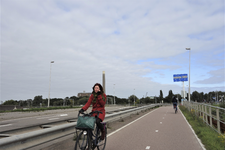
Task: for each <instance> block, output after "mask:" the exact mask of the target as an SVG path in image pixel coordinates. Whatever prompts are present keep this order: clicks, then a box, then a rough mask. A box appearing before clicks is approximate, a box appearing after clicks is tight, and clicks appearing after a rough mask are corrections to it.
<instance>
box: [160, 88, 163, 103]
mask: <svg viewBox="0 0 225 150" xmlns="http://www.w3.org/2000/svg"><path fill="white" fill-rule="evenodd" d="M159 100H160V102H162V100H163V92H162V90H160V94H159Z"/></svg>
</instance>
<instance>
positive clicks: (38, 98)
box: [33, 95, 42, 106]
mask: <svg viewBox="0 0 225 150" xmlns="http://www.w3.org/2000/svg"><path fill="white" fill-rule="evenodd" d="M40 103H42V95H38V96H35V97H34V100H33V106H40Z"/></svg>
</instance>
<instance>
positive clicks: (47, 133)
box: [0, 104, 162, 150]
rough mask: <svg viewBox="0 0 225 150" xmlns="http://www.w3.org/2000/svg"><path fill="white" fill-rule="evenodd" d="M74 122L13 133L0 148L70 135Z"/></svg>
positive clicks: (26, 146)
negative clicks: (22, 132)
mask: <svg viewBox="0 0 225 150" xmlns="http://www.w3.org/2000/svg"><path fill="white" fill-rule="evenodd" d="M161 105H162V104H152V105H147V106H142V107H137V108H134V109H129V110H125V111H122V112H117V113H113V114H107V115H106V116H105V119H107V120H110V118H112V119H113V118H114V117H118V116H120V115H123V114H126V113H131V112H135V113H136V112H137V111H142V110H146V109H149V108H154V107H157V106H161ZM75 126H76V122H72V123H68V124H64V125H59V126H55V127H52V128H47V129H40V130H37V131H33V132H29V133H24V134H19V135H13V136H11V137H7V138H3V139H0V147H1V148H0V149H4V150H18V149H30V148H32V147H35V146H38V145H41V144H45V143H48V142H50V141H53V140H56V139H59V138H62V137H65V136H68V135H71V134H74V133H75Z"/></svg>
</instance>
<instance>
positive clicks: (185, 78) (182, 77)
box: [173, 74, 188, 82]
mask: <svg viewBox="0 0 225 150" xmlns="http://www.w3.org/2000/svg"><path fill="white" fill-rule="evenodd" d="M173 81H174V82H180V81H188V75H187V74H174V75H173Z"/></svg>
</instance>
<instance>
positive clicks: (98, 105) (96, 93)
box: [79, 83, 106, 140]
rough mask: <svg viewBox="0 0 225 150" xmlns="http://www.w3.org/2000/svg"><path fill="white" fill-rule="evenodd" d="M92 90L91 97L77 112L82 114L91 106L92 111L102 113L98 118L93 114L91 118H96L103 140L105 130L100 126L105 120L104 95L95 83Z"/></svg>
mask: <svg viewBox="0 0 225 150" xmlns="http://www.w3.org/2000/svg"><path fill="white" fill-rule="evenodd" d="M92 89H93V92H92V94H91V96H90V97H89V99H88V102H87V103H86V104H85V105H84V107H82V109H81V110H79V112H80V113H83V112H84V111H86V110H87V109H88V108H89V106H90V105H91V104H92V111H96V110H98V111H101V112H102V113H100V114H99V116H98V117H97V114H93V116H95V117H96V124H97V126H98V128H99V129H100V130H101V132H102V135H101V140H104V137H105V129H104V126H103V125H102V124H101V122H102V121H103V120H104V118H105V102H106V95H105V93H104V90H103V87H102V86H101V84H99V83H96V84H95V85H94V86H93V88H92Z"/></svg>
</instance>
